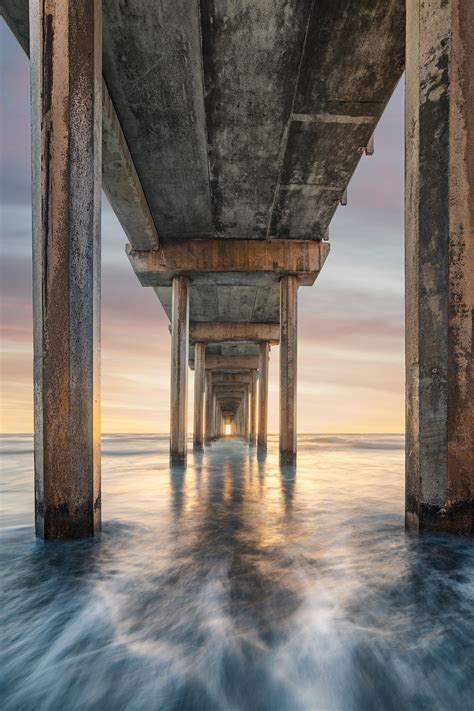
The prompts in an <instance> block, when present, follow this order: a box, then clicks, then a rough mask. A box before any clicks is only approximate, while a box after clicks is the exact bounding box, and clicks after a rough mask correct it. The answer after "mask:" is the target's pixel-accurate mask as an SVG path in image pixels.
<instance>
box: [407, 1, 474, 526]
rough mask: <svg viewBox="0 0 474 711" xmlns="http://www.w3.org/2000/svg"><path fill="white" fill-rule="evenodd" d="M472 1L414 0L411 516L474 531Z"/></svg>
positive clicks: (410, 29) (410, 9) (410, 75)
mask: <svg viewBox="0 0 474 711" xmlns="http://www.w3.org/2000/svg"><path fill="white" fill-rule="evenodd" d="M473 77H474V4H473V3H472V2H469V1H468V0H423V1H422V0H409V1H408V3H407V52H406V131H407V133H406V207H405V209H406V408H407V409H406V524H407V527H409V528H411V529H415V530H423V529H426V530H433V531H449V532H453V533H464V534H467V533H472V531H473V489H474V486H473V477H474V452H473V444H472V434H473V432H474V422H473V407H474V405H473V381H472V311H473V280H474V150H473V146H474V82H473Z"/></svg>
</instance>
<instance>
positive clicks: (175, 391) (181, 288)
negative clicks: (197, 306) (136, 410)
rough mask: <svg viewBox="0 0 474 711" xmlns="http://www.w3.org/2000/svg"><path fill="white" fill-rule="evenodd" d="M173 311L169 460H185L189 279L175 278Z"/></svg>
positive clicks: (177, 461)
mask: <svg viewBox="0 0 474 711" xmlns="http://www.w3.org/2000/svg"><path fill="white" fill-rule="evenodd" d="M172 291H173V305H172V312H171V403H170V411H171V418H170V419H171V426H170V459H171V461H172V462H176V463H179V462H184V461H186V454H187V441H186V440H187V421H188V343H189V279H187V278H186V277H184V276H177V277H174V279H173V289H172Z"/></svg>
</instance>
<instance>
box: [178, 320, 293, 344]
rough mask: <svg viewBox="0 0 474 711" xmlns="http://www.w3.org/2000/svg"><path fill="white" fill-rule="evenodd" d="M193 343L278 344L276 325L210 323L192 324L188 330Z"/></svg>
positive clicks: (278, 335)
mask: <svg viewBox="0 0 474 711" xmlns="http://www.w3.org/2000/svg"><path fill="white" fill-rule="evenodd" d="M189 334H190V339H191V341H192V342H193V343H195V342H196V341H197V342H201V343H224V342H226V341H269V342H270V343H272V344H278V343H279V342H280V324H278V323H236V322H226V323H211V322H198V321H196V322H194V323H192V324H191V325H190V328H189Z"/></svg>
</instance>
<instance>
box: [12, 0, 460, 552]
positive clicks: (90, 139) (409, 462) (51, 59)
mask: <svg viewBox="0 0 474 711" xmlns="http://www.w3.org/2000/svg"><path fill="white" fill-rule="evenodd" d="M0 9H1V12H2V15H3V16H4V18H5V20H6V22H7V24H8V25H9V27H10V28H11V30H12V31H13V33H14V34H15V36H16V37H17V39H18V41H19V42H20V43H21V45H22V47H23V48H24V50H25V51H26V52H27V53H28V54H29V56H30V61H31V113H32V176H33V181H32V185H33V194H32V202H33V299H34V390H35V497H36V506H35V510H36V532H37V535H38V536H39V537H40V538H43V539H55V538H77V537H82V536H90V535H93V534H94V533H96V532H97V531H98V530H100V526H101V494H100V198H101V189H102V188H103V189H104V191H105V193H106V195H107V197H108V199H109V201H110V204H111V205H112V208H113V210H114V212H115V214H116V215H117V217H118V219H119V221H120V223H121V226H122V228H123V230H124V232H125V234H126V235H127V238H128V241H129V243H128V244H127V245H126V250H127V255H128V259H129V261H130V267H131V269H133V270H134V272H135V274H136V276H137V279H138V281H139V283H140V284H141V285H142V286H143V287H144V288H148V289H149V290H150V291H153V292H154V294H155V295H156V299H157V308H163V309H164V310H165V312H166V314H167V315H168V318H169V321H170V337H171V342H172V347H171V363H170V459H171V462H172V463H173V464H178V465H182V466H184V465H185V463H186V457H187V434H188V433H187V402H188V377H189V371H190V370H191V372H193V377H194V390H195V398H194V413H193V415H194V416H193V422H194V432H193V447H194V449H195V450H196V451H197V452H199V451H201V450H202V449H203V448H205V447H208V448H211V449H210V451H211V454H212V446H213V442H215V440H216V439H218V438H220V437H223V436H238V437H240V438H243V439H244V440H245V441H246V442H247V443H248V446H249V447H255V448H256V449H257V451H258V452H259V453H260V454H261V455H262V456H264V454H265V451H266V449H267V437H268V433H267V430H268V427H267V414H268V366H269V358H270V357H271V347H272V345H278V346H279V354H280V363H279V366H280V379H279V383H280V408H279V411H280V432H279V453H280V461H281V463H282V464H284V465H290V466H292V465H295V463H296V461H297V350H298V337H297V320H298V290H299V288H302V287H308V288H309V287H312V286H313V285H314V284H315V282H316V281H317V278H318V275H319V274H320V272H321V270H322V269H323V267H324V268H325V269H330V268H331V266H330V263H331V258H330V242H329V230H330V222H331V219H332V217H333V215H334V213H335V211H336V209H338V207H339V206H340V205H344V204H345V203H346V202H347V186H348V184H349V182H350V179H351V176H352V175H353V173H354V171H355V169H356V167H357V165H358V163H359V161H360V160H361V158H362V157H363V156H364V155H370V154H371V153H373V151H374V141H373V135H374V131H375V128H376V126H377V123H378V121H379V119H380V117H381V115H382V113H383V111H384V108H385V106H386V104H387V102H388V100H389V99H390V96H391V95H392V93H393V91H394V89H395V87H396V85H397V83H398V82H399V80H400V78H401V76H402V74H403V72H405V81H406V208H405V214H406V525H407V527H408V528H409V529H411V530H415V531H422V530H430V531H444V532H451V533H456V534H469V533H472V531H473V476H474V451H473V444H472V433H473V431H474V404H473V381H472V313H473V300H474V297H473V274H474V155H473V154H474V151H473V150H472V147H473V145H474V83H473V81H472V77H473V76H474V5H473V4H472V3H471V2H469V0H426V1H424V2H422V1H421V0H407V2H406V6H405V0H357V1H356V0H349V1H347V0H333V1H332V2H329V1H327V2H326V1H325V2H311V1H310V0H308V1H307V2H306V1H305V2H301V1H299V0H292V1H291V2H288V1H286V2H283V0H277V1H276V2H267V1H266V0H256V1H255V2H254V3H252V4H251V5H249V6H245V8H244V7H243V6H242V3H240V2H237V1H234V0H227V2H222V3H210V2H207V1H206V0H201V1H200V2H197V1H196V2H193V3H190V2H185V1H184V0H176V1H175V2H173V3H167V2H163V1H162V0H154V1H152V0H142V1H141V2H139V3H136V4H135V5H134V6H133V7H132V6H131V4H122V3H117V2H114V1H113V0H103V2H101V0H83V1H81V2H78V1H77V0H61V1H59V0H41V1H40V0H30V2H28V0H0ZM375 149H376V146H375ZM124 328H126V324H124Z"/></svg>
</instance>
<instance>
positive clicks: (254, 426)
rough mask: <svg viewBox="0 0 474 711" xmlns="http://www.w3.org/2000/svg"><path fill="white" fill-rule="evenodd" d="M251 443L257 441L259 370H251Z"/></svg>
mask: <svg viewBox="0 0 474 711" xmlns="http://www.w3.org/2000/svg"><path fill="white" fill-rule="evenodd" d="M249 442H250V444H256V442H257V371H256V370H255V369H254V368H253V369H252V370H251V371H250V433H249Z"/></svg>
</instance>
